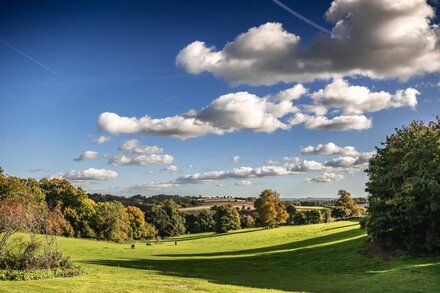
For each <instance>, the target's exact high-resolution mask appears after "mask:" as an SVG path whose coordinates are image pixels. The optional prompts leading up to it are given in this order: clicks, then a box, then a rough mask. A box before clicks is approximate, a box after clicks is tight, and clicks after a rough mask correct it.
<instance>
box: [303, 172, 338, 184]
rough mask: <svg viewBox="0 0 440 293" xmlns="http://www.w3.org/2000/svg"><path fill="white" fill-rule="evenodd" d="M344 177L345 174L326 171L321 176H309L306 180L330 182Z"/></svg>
mask: <svg viewBox="0 0 440 293" xmlns="http://www.w3.org/2000/svg"><path fill="white" fill-rule="evenodd" d="M342 179H344V175H342V174H338V173H327V172H324V173H322V174H321V175H319V176H316V177H312V178H307V179H306V182H316V183H329V182H335V181H339V180H342Z"/></svg>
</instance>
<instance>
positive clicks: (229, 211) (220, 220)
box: [212, 204, 240, 233]
mask: <svg viewBox="0 0 440 293" xmlns="http://www.w3.org/2000/svg"><path fill="white" fill-rule="evenodd" d="M212 210H213V211H214V221H215V226H214V231H215V232H216V233H226V232H228V231H229V230H238V229H240V215H239V213H238V211H237V209H236V208H234V207H233V206H232V205H230V204H227V205H220V206H214V207H212Z"/></svg>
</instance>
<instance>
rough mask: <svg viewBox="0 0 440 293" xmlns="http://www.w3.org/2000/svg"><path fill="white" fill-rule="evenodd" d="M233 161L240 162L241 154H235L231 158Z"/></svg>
mask: <svg viewBox="0 0 440 293" xmlns="http://www.w3.org/2000/svg"><path fill="white" fill-rule="evenodd" d="M231 161H232V162H234V163H238V162H239V161H240V156H233V157H232V158H231Z"/></svg>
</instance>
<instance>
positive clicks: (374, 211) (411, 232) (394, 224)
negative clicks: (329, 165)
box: [366, 117, 440, 254]
mask: <svg viewBox="0 0 440 293" xmlns="http://www.w3.org/2000/svg"><path fill="white" fill-rule="evenodd" d="M367 173H368V177H369V182H368V183H367V191H368V192H369V193H370V197H369V200H368V201H369V209H368V211H369V219H368V222H367V226H366V228H367V231H368V234H369V235H370V237H371V238H372V239H373V241H378V242H379V243H381V244H383V245H385V246H387V247H390V248H393V249H405V250H407V251H409V252H411V253H414V254H420V253H422V254H425V253H440V118H439V117H437V119H436V121H433V122H430V123H429V124H425V123H422V122H412V123H411V124H410V125H409V126H408V127H402V128H400V129H396V131H395V133H393V134H391V135H389V136H387V137H386V140H385V142H384V143H383V144H382V147H381V148H377V155H375V156H374V157H373V158H372V159H371V160H370V166H369V168H368V170H367Z"/></svg>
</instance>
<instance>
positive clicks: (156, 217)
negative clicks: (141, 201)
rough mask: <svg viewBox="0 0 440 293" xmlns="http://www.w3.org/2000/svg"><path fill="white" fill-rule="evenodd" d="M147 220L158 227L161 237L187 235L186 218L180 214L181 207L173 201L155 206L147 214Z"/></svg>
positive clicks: (167, 200) (166, 201)
mask: <svg viewBox="0 0 440 293" xmlns="http://www.w3.org/2000/svg"><path fill="white" fill-rule="evenodd" d="M146 218H147V221H148V222H149V223H151V224H153V225H154V226H155V227H156V229H157V230H158V233H159V235H160V236H161V237H169V236H177V235H180V234H183V233H185V218H184V217H183V216H182V215H181V214H180V212H179V206H178V205H177V204H176V203H175V202H174V201H173V200H172V199H166V200H165V201H164V202H163V203H159V204H155V205H154V206H153V207H152V208H151V210H150V211H149V212H148V213H147V214H146Z"/></svg>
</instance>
